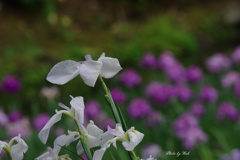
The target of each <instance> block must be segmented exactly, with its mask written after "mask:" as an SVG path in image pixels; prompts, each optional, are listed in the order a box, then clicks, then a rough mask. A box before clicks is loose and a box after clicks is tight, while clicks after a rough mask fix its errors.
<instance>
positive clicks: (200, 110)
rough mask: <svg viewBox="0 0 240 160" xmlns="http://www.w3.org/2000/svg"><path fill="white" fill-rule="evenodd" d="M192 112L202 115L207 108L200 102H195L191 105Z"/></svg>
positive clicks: (197, 115)
mask: <svg viewBox="0 0 240 160" xmlns="http://www.w3.org/2000/svg"><path fill="white" fill-rule="evenodd" d="M191 113H192V114H193V115H195V116H196V117H201V116H203V115H204V113H205V109H204V107H203V106H202V104H200V103H195V104H193V105H192V107H191Z"/></svg>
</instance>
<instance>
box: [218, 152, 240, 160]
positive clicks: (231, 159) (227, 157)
mask: <svg viewBox="0 0 240 160" xmlns="http://www.w3.org/2000/svg"><path fill="white" fill-rule="evenodd" d="M220 160H240V150H239V149H233V150H232V152H231V153H230V154H224V155H223V156H221V158H220Z"/></svg>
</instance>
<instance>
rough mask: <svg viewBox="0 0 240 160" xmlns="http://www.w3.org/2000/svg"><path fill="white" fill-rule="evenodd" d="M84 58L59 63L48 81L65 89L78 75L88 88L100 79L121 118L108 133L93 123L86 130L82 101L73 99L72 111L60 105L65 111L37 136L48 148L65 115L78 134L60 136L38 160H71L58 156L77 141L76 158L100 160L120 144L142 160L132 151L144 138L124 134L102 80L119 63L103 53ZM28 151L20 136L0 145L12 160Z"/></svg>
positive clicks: (132, 131) (133, 133)
mask: <svg viewBox="0 0 240 160" xmlns="http://www.w3.org/2000/svg"><path fill="white" fill-rule="evenodd" d="M85 58H86V60H85V61H83V62H75V61H72V60H66V61H62V62H59V63H58V64H56V65H55V66H54V67H53V68H52V69H51V70H50V72H49V74H48V76H47V80H48V81H49V82H51V83H54V84H61V85H62V84H65V83H67V82H68V81H70V80H72V79H73V78H74V77H76V76H77V75H78V74H79V75H80V76H81V78H82V79H83V81H84V83H85V84H87V85H89V86H92V87H94V86H95V83H96V80H97V78H98V77H100V79H101V82H102V84H103V88H104V89H105V91H106V94H107V95H108V98H109V99H107V100H108V101H109V102H110V105H111V107H112V109H114V116H116V117H118V120H117V124H116V127H115V128H111V127H109V126H108V129H107V131H106V132H104V131H103V130H101V129H100V128H98V127H97V126H96V125H95V124H94V122H93V121H90V122H89V124H88V125H87V127H86V128H85V127H84V125H83V124H84V108H85V106H84V101H83V97H81V96H79V97H72V96H71V98H72V99H71V101H70V106H71V107H68V106H66V105H64V104H62V103H59V106H60V107H61V108H62V110H56V113H55V114H54V115H53V116H52V117H51V119H50V120H49V121H48V122H47V123H46V125H45V126H44V127H43V128H42V130H41V131H40V132H39V135H38V136H39V139H40V140H41V141H42V143H43V144H46V142H47V140H48V136H49V133H50V129H51V127H52V126H53V125H54V124H55V123H57V122H58V121H60V120H61V118H62V115H67V116H68V117H70V118H71V119H72V120H73V121H74V122H75V124H76V128H77V131H68V133H67V134H63V135H60V136H58V137H57V138H56V139H55V141H54V144H53V148H50V147H48V149H47V151H46V152H45V153H43V154H42V155H40V156H39V157H37V158H36V160H71V158H70V157H69V155H68V154H65V155H59V153H60V151H61V148H62V147H67V146H69V145H70V144H71V143H72V142H75V141H78V143H77V145H76V154H77V155H79V156H81V155H82V154H83V153H84V152H85V153H86V155H87V157H88V158H90V159H91V160H101V159H102V158H103V156H104V153H105V151H106V150H107V149H108V148H109V147H110V146H111V145H113V146H114V147H115V148H117V144H116V143H117V141H119V142H121V143H122V146H123V147H124V148H125V150H126V151H129V152H130V153H132V154H133V155H134V158H131V159H134V160H140V158H138V157H137V156H136V155H135V153H134V152H133V150H134V148H135V147H136V146H137V145H138V144H139V143H140V142H141V141H142V139H143V137H144V134H143V133H141V132H139V131H137V130H135V128H134V127H131V128H130V129H128V130H124V129H126V126H125V125H124V126H122V124H124V123H123V121H122V120H120V119H119V117H120V116H121V115H120V113H118V111H117V109H116V108H115V107H116V106H115V104H114V103H113V101H112V98H111V95H110V92H109V91H108V89H107V88H106V86H105V83H104V82H103V80H102V78H101V77H103V78H111V77H113V76H114V75H116V74H117V73H118V72H119V71H120V70H121V69H122V68H121V66H120V64H119V61H118V59H116V58H110V57H105V54H104V53H103V54H102V55H101V56H100V58H99V59H98V60H97V61H95V60H92V58H91V56H90V55H87V56H85ZM122 118H123V117H122ZM123 128H124V129H123ZM95 147H98V148H96V149H97V150H95V152H94V153H93V155H92V153H91V152H90V149H91V148H95ZM27 149H28V146H27V144H26V143H25V142H24V140H22V139H21V137H20V135H19V136H17V137H14V138H13V139H12V140H10V142H9V143H6V142H3V141H0V153H1V151H2V150H4V151H5V152H7V154H8V155H9V156H10V158H11V159H12V160H22V159H23V157H24V153H25V152H26V151H27ZM147 160H154V158H153V157H150V158H148V159H147Z"/></svg>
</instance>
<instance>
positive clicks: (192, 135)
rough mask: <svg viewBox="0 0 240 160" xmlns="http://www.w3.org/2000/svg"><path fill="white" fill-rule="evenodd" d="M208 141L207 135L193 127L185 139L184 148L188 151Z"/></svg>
mask: <svg viewBox="0 0 240 160" xmlns="http://www.w3.org/2000/svg"><path fill="white" fill-rule="evenodd" d="M206 141H207V136H206V134H205V133H204V132H203V131H202V130H201V129H200V128H199V127H191V128H189V129H188V130H187V131H186V133H185V137H184V138H183V146H184V148H186V149H193V148H194V147H195V146H196V144H197V143H204V142H206Z"/></svg>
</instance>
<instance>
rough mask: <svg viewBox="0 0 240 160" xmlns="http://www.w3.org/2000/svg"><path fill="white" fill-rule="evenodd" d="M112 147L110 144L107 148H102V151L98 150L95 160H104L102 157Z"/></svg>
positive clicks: (95, 153) (94, 156)
mask: <svg viewBox="0 0 240 160" xmlns="http://www.w3.org/2000/svg"><path fill="white" fill-rule="evenodd" d="M109 147H110V144H108V145H107V146H105V147H102V148H101V149H99V150H96V151H95V152H94V154H93V160H102V157H103V155H104V153H105V151H106V149H107V148H109Z"/></svg>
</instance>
